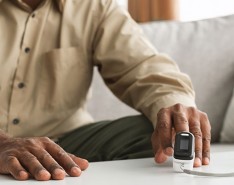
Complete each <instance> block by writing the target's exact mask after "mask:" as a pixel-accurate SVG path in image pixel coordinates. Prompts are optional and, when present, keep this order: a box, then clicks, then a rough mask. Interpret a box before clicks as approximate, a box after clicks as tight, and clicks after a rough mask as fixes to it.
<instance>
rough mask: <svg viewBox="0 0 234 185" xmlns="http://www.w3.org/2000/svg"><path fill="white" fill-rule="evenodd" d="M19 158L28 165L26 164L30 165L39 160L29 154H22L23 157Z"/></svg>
mask: <svg viewBox="0 0 234 185" xmlns="http://www.w3.org/2000/svg"><path fill="white" fill-rule="evenodd" d="M19 158H20V160H21V161H22V162H24V163H26V164H27V163H30V162H32V161H34V160H36V159H37V158H36V157H35V156H34V155H32V154H29V153H22V154H21V156H20V157H19Z"/></svg>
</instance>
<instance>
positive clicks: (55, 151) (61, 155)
mask: <svg viewBox="0 0 234 185" xmlns="http://www.w3.org/2000/svg"><path fill="white" fill-rule="evenodd" d="M46 150H47V151H48V152H49V154H50V155H51V156H52V157H53V158H54V159H55V160H56V161H57V162H58V163H59V164H60V165H61V166H62V167H63V169H64V170H65V171H66V172H67V173H68V174H69V175H70V176H74V177H78V176H80V175H81V169H80V167H79V166H78V165H77V164H76V163H75V162H74V161H73V160H72V159H71V157H70V156H69V155H68V154H67V153H66V152H65V151H64V150H63V149H62V148H61V147H60V146H59V145H57V144H55V143H51V144H49V145H47V148H46Z"/></svg>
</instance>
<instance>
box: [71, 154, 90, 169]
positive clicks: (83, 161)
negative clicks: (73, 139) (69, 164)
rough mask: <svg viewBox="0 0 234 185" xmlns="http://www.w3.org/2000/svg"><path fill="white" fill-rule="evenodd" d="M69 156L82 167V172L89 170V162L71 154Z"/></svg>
mask: <svg viewBox="0 0 234 185" xmlns="http://www.w3.org/2000/svg"><path fill="white" fill-rule="evenodd" d="M68 155H69V156H70V157H71V159H72V160H73V161H74V162H75V163H76V164H77V165H78V166H79V167H80V169H81V170H86V169H87V168H88V166H89V162H88V161H87V160H86V159H82V158H79V157H76V156H75V155H73V154H69V153H68Z"/></svg>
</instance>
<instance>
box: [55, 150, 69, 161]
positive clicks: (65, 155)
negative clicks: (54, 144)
mask: <svg viewBox="0 0 234 185" xmlns="http://www.w3.org/2000/svg"><path fill="white" fill-rule="evenodd" d="M57 158H59V159H61V160H62V159H66V158H67V153H66V152H65V151H63V150H60V151H59V152H58V153H57Z"/></svg>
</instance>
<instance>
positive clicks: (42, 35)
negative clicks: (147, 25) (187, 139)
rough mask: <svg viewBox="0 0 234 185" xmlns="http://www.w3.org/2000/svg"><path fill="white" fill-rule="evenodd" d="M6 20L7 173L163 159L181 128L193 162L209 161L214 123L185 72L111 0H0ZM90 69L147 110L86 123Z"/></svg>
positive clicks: (1, 118) (2, 102)
mask: <svg viewBox="0 0 234 185" xmlns="http://www.w3.org/2000/svg"><path fill="white" fill-rule="evenodd" d="M0 26H1V30H0V38H1V43H0V52H1V55H0V128H1V133H0V173H1V174H11V175H12V176H13V177H14V178H15V179H18V180H26V179H28V178H29V177H30V175H31V176H32V177H34V178H35V179H37V180H49V179H56V180H59V179H63V178H64V177H65V173H68V174H69V175H70V176H80V175H81V171H82V170H85V169H86V168H87V167H88V161H87V160H86V159H88V160H89V161H100V160H114V159H130V158H140V157H150V156H153V155H154V156H155V161H156V162H158V163H163V162H164V161H166V159H167V157H168V156H171V155H172V153H173V135H174V133H175V132H180V131H190V132H192V133H193V134H194V136H195V145H196V146H195V147H196V148H195V153H196V158H195V161H194V166H201V165H202V164H204V165H207V164H209V155H210V123H209V120H208V118H207V115H206V114H205V113H203V112H201V111H199V110H198V109H197V108H196V105H195V102H194V92H193V89H192V85H191V82H190V80H189V78H188V77H187V76H186V75H184V74H182V73H181V72H180V71H179V70H178V67H177V66H176V64H175V63H174V62H173V61H172V60H171V59H170V58H168V57H167V56H165V55H162V54H160V53H158V52H157V51H156V50H155V49H154V48H153V47H152V46H151V44H150V43H149V42H148V41H147V40H146V39H145V37H144V35H143V34H142V32H141V30H140V29H139V28H138V26H137V24H136V23H135V22H134V21H133V20H132V19H131V18H130V17H129V15H128V14H127V13H126V12H125V11H124V10H122V9H121V8H119V7H118V6H117V5H116V2H115V1H114V0H73V1H72V0H66V1H65V0H34V1H31V0H10V1H9V0H1V1H0ZM93 66H98V69H99V71H100V74H101V75H102V77H103V79H104V80H105V83H106V84H107V85H108V87H109V88H110V89H111V90H112V91H113V92H114V93H115V95H116V96H118V97H119V98H120V99H121V100H122V101H124V102H125V103H127V104H129V105H130V106H132V107H134V108H135V109H137V110H139V111H141V112H142V113H143V115H144V116H136V117H127V118H122V119H119V120H115V121H105V122H99V123H95V124H89V123H92V122H93V121H92V118H91V117H90V115H89V114H88V113H87V111H86V108H85V105H86V99H87V94H88V90H89V86H90V83H91V79H92V70H93ZM99 106H101V105H97V108H98V107H99ZM107 111H108V110H107ZM153 126H154V127H153ZM154 128H155V129H154ZM48 137H49V138H50V139H49V138H48ZM152 146H153V150H152ZM65 151H66V152H68V153H66V152H65ZM70 153H72V154H70ZM77 156H79V157H82V158H79V157H77ZM83 158H84V159H83ZM156 175H157V174H156Z"/></svg>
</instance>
